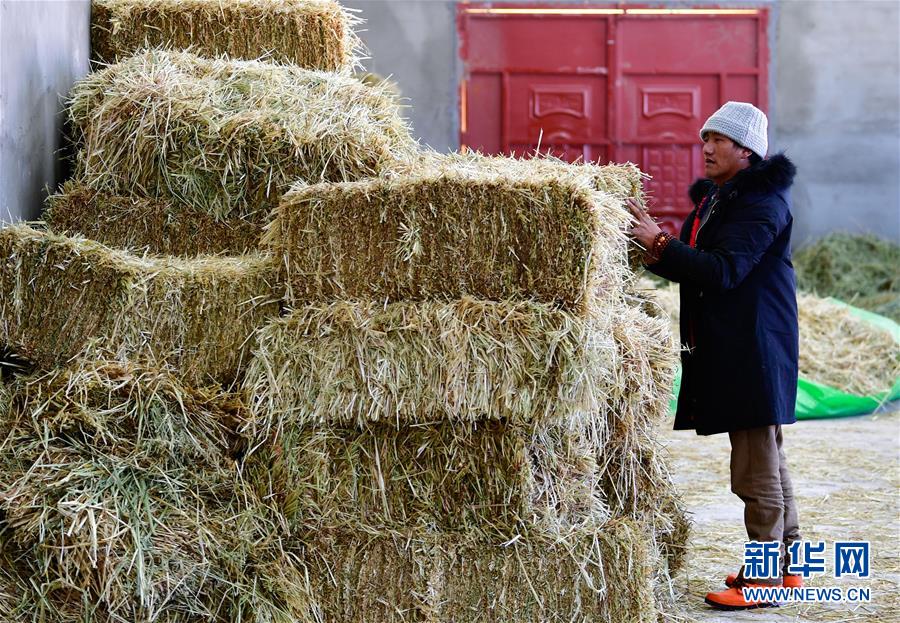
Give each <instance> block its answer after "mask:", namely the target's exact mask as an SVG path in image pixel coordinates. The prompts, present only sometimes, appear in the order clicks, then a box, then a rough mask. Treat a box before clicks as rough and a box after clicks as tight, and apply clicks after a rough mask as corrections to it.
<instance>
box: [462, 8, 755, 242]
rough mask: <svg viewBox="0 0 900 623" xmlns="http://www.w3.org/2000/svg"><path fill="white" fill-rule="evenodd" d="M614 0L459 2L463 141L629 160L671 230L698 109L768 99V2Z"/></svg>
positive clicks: (695, 143)
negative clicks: (637, 3) (599, 1)
mask: <svg viewBox="0 0 900 623" xmlns="http://www.w3.org/2000/svg"><path fill="white" fill-rule="evenodd" d="M620 6H621V5H619V6H609V5H587V4H584V5H559V4H552V5H539V4H521V5H515V4H505V3H504V4H503V5H502V6H501V5H497V8H492V6H491V5H490V4H468V3H460V5H459V9H458V16H459V33H460V54H461V56H462V60H463V63H464V71H463V81H462V85H461V102H462V106H461V124H460V125H461V128H460V129H461V132H460V143H461V145H463V146H464V147H473V148H477V149H480V150H481V151H484V152H486V153H497V154H500V153H502V154H515V155H518V156H523V157H528V156H530V155H533V154H534V153H535V149H536V148H537V147H538V145H540V150H541V151H542V152H549V153H553V154H555V155H557V156H559V157H561V158H563V159H565V160H569V161H575V160H578V159H583V160H586V161H600V162H606V161H609V160H613V161H618V162H624V161H631V162H634V163H636V164H637V165H638V166H640V167H641V169H642V170H643V171H645V172H647V173H648V174H650V175H651V176H652V179H651V180H650V181H649V182H648V183H647V185H646V188H645V190H646V191H647V196H648V205H649V207H650V209H651V213H653V214H654V215H655V216H656V217H657V218H658V219H659V220H660V222H661V223H662V224H663V226H664V227H665V228H666V229H668V230H669V231H673V232H674V231H677V229H678V228H679V227H680V224H681V222H682V221H683V219H684V217H685V216H686V215H687V214H688V213H689V212H690V210H691V209H692V206H691V205H690V202H689V200H688V198H687V188H688V186H689V185H690V183H691V182H692V181H693V179H694V178H695V177H697V176H699V175H702V172H703V169H702V158H701V151H700V150H701V146H700V141H699V136H698V134H699V131H700V128H701V127H702V124H703V122H704V120H705V119H706V118H707V117H708V116H709V115H710V114H712V113H713V112H714V111H715V110H716V109H717V108H718V107H719V106H721V105H722V104H723V103H724V102H726V101H728V100H740V101H749V102H752V103H754V104H756V105H757V106H759V107H760V108H762V109H763V110H767V108H768V105H767V104H768V88H767V81H768V47H767V34H766V29H767V20H768V11H767V10H766V9H746V10H737V11H735V10H734V8H729V9H728V10H725V11H719V10H717V9H710V8H708V7H703V8H698V9H686V10H685V9H684V8H682V7H679V9H678V12H675V13H669V14H666V13H665V10H657V9H652V8H650V9H645V8H638V7H632V6H629V7H628V8H619V7H620Z"/></svg>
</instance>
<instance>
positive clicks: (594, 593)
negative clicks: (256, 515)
mask: <svg viewBox="0 0 900 623" xmlns="http://www.w3.org/2000/svg"><path fill="white" fill-rule="evenodd" d="M299 556H300V558H301V559H302V560H303V561H304V563H305V566H306V569H305V573H306V577H307V578H308V582H309V592H310V594H311V596H312V603H313V604H314V607H315V608H316V611H317V612H319V613H321V616H322V619H323V620H326V621H342V622H345V623H354V622H357V621H358V622H363V621H365V622H366V623H380V622H387V621H390V622H394V623H397V622H408V623H413V622H422V623H425V622H433V621H448V622H449V621H454V622H456V621H466V622H467V623H508V622H509V621H523V622H524V621H533V622H535V623H538V622H544V621H617V622H618V621H623V622H624V621H627V622H629V623H650V622H651V621H656V616H657V613H656V610H655V607H654V600H653V594H652V579H651V575H652V570H651V569H650V566H651V562H650V559H651V558H650V555H649V553H648V552H647V549H646V541H645V536H644V534H643V529H642V527H641V526H640V525H639V524H634V523H631V522H627V521H623V522H614V523H612V524H609V525H607V526H604V527H603V528H602V529H597V528H593V529H590V530H584V531H578V532H573V533H571V534H568V535H566V536H565V537H564V538H545V537H540V536H532V535H515V536H512V538H510V539H509V540H508V541H506V542H503V541H495V542H484V541H483V540H477V541H473V540H471V539H466V538H464V537H459V536H457V535H442V534H439V533H435V534H433V535H431V534H422V533H420V532H415V533H408V532H407V533H402V532H401V533H393V534H384V535H371V536H369V535H364V534H358V533H349V534H348V533H346V532H340V531H336V532H333V533H331V532H329V531H319V532H317V533H314V534H311V535H309V538H308V540H307V541H306V542H305V543H304V544H303V546H302V547H301V553H300V555H299Z"/></svg>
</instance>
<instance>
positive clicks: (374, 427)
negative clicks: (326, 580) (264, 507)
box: [246, 421, 609, 538]
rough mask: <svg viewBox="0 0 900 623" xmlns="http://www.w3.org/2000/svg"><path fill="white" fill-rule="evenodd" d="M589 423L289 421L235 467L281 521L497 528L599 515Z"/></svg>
mask: <svg viewBox="0 0 900 623" xmlns="http://www.w3.org/2000/svg"><path fill="white" fill-rule="evenodd" d="M594 434H596V431H592V430H579V429H570V428H568V427H565V426H562V425H555V426H550V427H546V428H544V429H542V430H539V431H533V432H529V431H527V430H526V429H525V428H524V427H522V426H514V425H510V424H508V423H505V422H495V421H488V422H480V423H477V424H469V423H459V422H448V421H442V422H436V423H434V424H430V425H409V426H407V425H400V426H396V425H394V424H391V423H376V424H371V425H367V426H365V427H364V428H361V429H360V428H355V427H335V426H308V427H294V428H285V429H284V430H283V431H282V433H281V434H280V435H279V436H278V437H277V439H275V440H273V442H272V444H271V445H269V446H267V447H266V448H265V449H263V450H260V451H259V452H257V453H256V454H255V455H254V456H253V457H251V459H250V462H249V468H248V469H247V470H246V471H247V473H248V476H247V479H248V480H249V481H250V482H253V483H254V484H255V486H256V487H257V492H258V494H259V495H260V496H261V497H263V498H264V499H266V500H268V503H269V504H270V505H271V506H272V507H273V508H275V509H276V510H277V511H278V512H279V513H280V514H281V515H282V516H283V517H284V518H285V520H286V521H287V524H288V525H289V526H290V527H291V529H292V530H298V529H300V530H309V529H323V530H327V529H331V528H334V527H337V526H346V527H351V528H354V529H358V530H363V531H366V532H372V531H375V532H378V531H383V530H385V529H404V528H412V527H416V528H418V529H420V530H422V531H429V530H431V529H434V528H438V529H441V530H455V531H464V532H467V533H472V532H477V533H480V534H490V535H493V536H494V537H495V538H505V536H504V535H509V534H512V533H514V532H515V531H516V530H519V529H523V528H524V527H534V526H543V527H545V528H548V529H555V530H560V529H563V528H564V527H569V526H573V525H583V524H585V523H590V522H596V521H601V520H603V519H605V518H607V517H608V516H609V513H608V512H607V509H606V506H605V504H604V502H603V499H602V496H601V491H602V490H601V484H600V481H599V474H598V470H597V459H596V443H597V442H596V440H595V439H594V438H593V435H594Z"/></svg>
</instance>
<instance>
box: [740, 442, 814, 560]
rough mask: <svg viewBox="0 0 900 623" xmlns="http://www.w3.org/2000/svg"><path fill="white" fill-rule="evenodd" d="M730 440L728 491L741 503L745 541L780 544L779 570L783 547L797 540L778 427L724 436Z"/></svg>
mask: <svg viewBox="0 0 900 623" xmlns="http://www.w3.org/2000/svg"><path fill="white" fill-rule="evenodd" d="M728 437H729V439H730V440H731V491H732V492H733V493H734V494H735V495H737V496H738V497H739V498H741V500H743V502H744V525H745V526H746V528H747V539H748V540H749V541H778V542H780V543H781V544H782V546H781V555H782V558H781V559H782V561H783V568H786V567H787V566H788V564H790V561H789V560H788V557H787V547H788V546H789V545H790V544H791V543H793V542H794V541H797V540H799V539H800V525H799V519H798V516H797V503H796V501H795V500H794V487H793V485H792V484H791V477H790V474H788V466H787V459H786V458H785V456H784V449H783V448H782V445H781V444H782V436H781V426H762V427H760V428H751V429H748V430H740V431H735V432H731V433H728Z"/></svg>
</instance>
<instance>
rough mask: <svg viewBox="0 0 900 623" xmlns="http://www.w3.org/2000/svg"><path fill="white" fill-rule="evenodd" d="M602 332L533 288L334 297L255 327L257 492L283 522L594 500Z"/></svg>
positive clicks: (365, 520)
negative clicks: (526, 294) (440, 298)
mask: <svg viewBox="0 0 900 623" xmlns="http://www.w3.org/2000/svg"><path fill="white" fill-rule="evenodd" d="M614 354H615V350H614V345H613V343H612V340H611V339H610V338H609V336H606V335H604V334H603V333H602V331H600V330H599V323H589V322H585V321H583V320H580V319H578V318H576V317H574V316H572V315H571V314H568V313H566V312H563V311H560V310H554V309H553V308H551V307H549V306H546V305H541V304H537V303H528V302H521V303H497V302H489V301H476V300H473V299H462V300H459V301H454V302H450V303H440V302H418V303H392V304H389V305H386V306H379V305H376V304H374V303H368V304H366V303H356V304H352V303H346V302H342V303H334V304H331V305H323V306H310V307H305V308H301V309H298V310H295V311H294V312H293V313H292V314H291V315H289V316H287V317H285V318H281V319H279V320H277V321H274V322H273V323H271V324H270V325H268V326H267V327H266V328H265V329H263V330H262V331H261V332H260V334H259V343H258V347H257V349H256V351H255V356H254V359H253V361H252V362H251V364H250V367H249V369H248V371H247V374H246V376H245V379H244V384H245V385H244V387H245V391H246V393H247V395H248V397H249V400H250V404H251V411H252V413H253V415H254V422H253V427H254V428H255V429H256V430H255V433H254V435H255V438H256V439H257V441H256V443H257V444H260V445H263V446H264V448H263V450H262V451H261V452H260V454H261V456H260V457H259V458H258V463H259V465H261V468H260V469H259V470H257V471H256V472H255V475H254V480H256V481H257V482H258V484H259V486H260V488H261V491H262V493H263V495H265V496H267V497H272V498H274V499H275V500H276V501H277V502H278V505H279V507H280V508H283V509H284V512H285V514H286V515H288V516H289V518H290V519H291V521H292V522H295V523H297V522H299V523H303V522H306V523H307V524H309V523H314V524H315V525H321V526H329V525H346V524H354V525H364V526H366V527H367V528H369V529H381V528H383V527H384V526H392V525H395V524H396V525H400V526H405V525H412V524H415V525H421V526H423V527H427V526H430V525H437V526H440V527H442V528H444V529H467V530H468V529H477V530H480V531H483V532H485V531H493V532H504V531H508V530H509V529H511V527H513V526H516V525H519V524H520V523H522V524H526V525H532V524H536V523H542V522H543V523H548V522H549V521H551V520H552V522H555V523H556V524H558V525H566V524H573V523H578V522H582V521H585V520H589V519H594V520H596V518H597V517H600V516H602V515H603V513H604V512H605V511H604V507H603V504H602V500H600V498H599V494H600V488H599V482H598V478H599V475H598V473H597V469H596V457H595V456H594V454H593V453H594V452H595V449H596V448H597V447H598V445H601V444H602V438H603V435H604V429H603V427H602V426H601V425H600V424H602V422H600V421H599V420H596V419H595V418H594V417H593V414H594V413H595V412H596V411H597V410H598V409H599V404H600V402H601V401H602V400H603V393H604V392H605V391H606V392H608V391H611V389H610V388H607V387H606V386H605V385H604V383H605V382H609V381H608V380H606V381H605V379H609V378H611V377H612V375H613V374H614V373H613V371H612V370H611V369H612V368H613V367H614V366H615V365H616V362H615V360H614V359H613V356H614Z"/></svg>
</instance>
